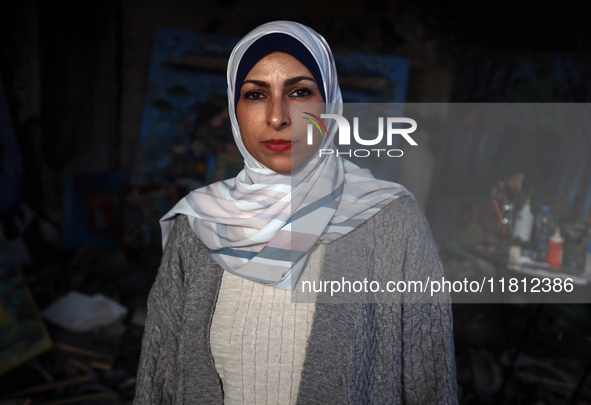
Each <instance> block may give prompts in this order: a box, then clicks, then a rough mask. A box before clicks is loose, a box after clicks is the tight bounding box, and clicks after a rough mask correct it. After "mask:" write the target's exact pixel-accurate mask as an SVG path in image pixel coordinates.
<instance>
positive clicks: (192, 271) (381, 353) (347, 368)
mask: <svg viewBox="0 0 591 405" xmlns="http://www.w3.org/2000/svg"><path fill="white" fill-rule="evenodd" d="M222 274H223V269H222V268H221V267H220V266H219V265H218V264H217V263H216V262H215V261H214V260H213V258H212V257H211V255H210V254H209V252H208V251H207V248H206V247H205V245H203V243H202V242H201V241H200V240H199V239H198V238H197V236H196V235H195V233H194V231H193V230H192V229H191V227H190V225H189V222H188V220H187V218H186V217H183V216H180V217H179V218H178V219H177V220H176V221H175V224H174V228H173V230H172V233H171V235H170V237H169V240H168V243H167V245H166V247H165V250H164V255H163V259H162V264H161V266H160V269H159V271H158V275H157V277H156V281H155V283H154V286H153V287H152V290H151V292H150V295H149V297H148V316H147V319H146V326H145V332H144V337H143V341H142V352H141V357H140V365H139V369H138V376H137V383H136V397H135V400H134V404H136V405H145V404H222V403H223V390H222V385H221V382H220V378H219V376H218V374H217V372H216V369H215V364H214V360H213V356H212V354H211V349H210V344H209V332H210V325H211V320H212V316H213V312H214V310H215V305H216V302H217V296H218V291H219V287H220V283H221V280H222ZM343 274H346V275H347V277H349V279H350V280H363V278H364V277H365V278H368V279H370V280H373V279H375V280H382V281H385V280H418V279H426V278H427V277H431V278H435V277H441V276H443V269H442V266H441V262H440V260H439V256H438V253H437V249H436V247H435V244H434V242H433V238H432V236H431V233H430V230H429V227H428V224H427V221H426V219H425V217H424V215H423V212H422V210H421V208H420V207H419V205H418V204H417V203H416V202H415V201H414V200H413V199H412V198H410V197H401V198H398V199H397V200H395V201H393V202H392V203H390V204H389V205H388V206H387V207H385V208H384V209H382V210H381V211H380V212H379V213H378V214H376V215H375V216H374V217H372V218H370V219H369V220H368V221H366V222H365V223H364V224H363V225H361V226H359V227H358V228H357V229H355V230H354V231H353V232H351V233H349V234H348V235H346V236H344V237H342V238H340V239H338V240H336V241H334V242H331V243H330V244H328V245H327V247H326V251H325V254H324V260H323V266H322V273H321V280H340V279H341V277H342V276H343ZM444 298H445V297H444ZM444 301H445V300H443V301H442V297H441V296H439V297H436V298H435V299H434V302H432V303H425V302H424V301H423V300H421V302H413V299H412V298H411V299H405V300H403V302H402V303H400V302H387V301H386V302H383V301H380V303H367V302H360V303H355V302H352V303H343V304H334V303H331V302H330V297H329V294H328V293H326V292H321V293H319V294H318V296H317V303H316V308H315V313H314V319H313V322H312V330H311V332H310V338H309V341H308V347H307V351H306V360H305V362H304V369H303V372H302V375H301V381H300V386H299V392H298V401H297V402H298V404H335V405H336V404H420V405H423V404H456V403H457V388H456V387H457V385H456V368H455V359H454V345H453V331H452V314H451V304H449V303H447V302H444Z"/></svg>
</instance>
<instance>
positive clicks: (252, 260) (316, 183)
mask: <svg viewBox="0 0 591 405" xmlns="http://www.w3.org/2000/svg"><path fill="white" fill-rule="evenodd" d="M275 33H279V34H286V35H289V36H291V37H293V38H295V39H296V40H297V41H299V42H300V43H301V44H302V45H304V46H305V48H306V49H307V50H308V51H309V53H310V54H311V55H312V56H313V58H314V61H315V63H317V64H318V69H319V72H320V74H321V77H322V83H318V86H319V87H323V90H324V93H323V95H324V96H325V101H326V102H327V109H328V110H329V111H327V112H328V113H332V114H341V113H342V97H341V90H340V87H339V84H338V80H337V73H336V68H335V64H334V59H333V57H332V53H331V50H330V48H329V46H328V44H327V43H326V41H325V40H324V38H323V37H322V36H320V35H319V34H318V33H316V32H315V31H314V30H312V29H310V28H308V27H306V26H304V25H301V24H298V23H295V22H290V21H275V22H271V23H267V24H264V25H262V26H260V27H258V28H256V29H254V30H253V31H252V32H250V33H249V34H248V35H246V36H245V37H244V38H243V39H242V40H241V41H240V42H239V43H238V44H237V45H236V47H235V48H234V50H233V51H232V54H231V55H230V59H229V61H228V74H227V75H228V105H229V111H230V120H231V123H232V131H233V134H234V140H235V141H236V144H237V145H238V149H239V150H240V152H241V153H242V156H243V157H244V163H245V166H244V169H243V170H242V171H241V172H240V173H239V174H238V175H237V176H236V177H235V178H233V179H229V180H225V181H220V182H217V183H214V184H211V185H209V186H206V187H203V188H200V189H197V190H194V191H192V192H191V193H189V194H188V195H187V196H186V197H184V198H183V199H182V200H181V201H180V202H179V203H178V204H177V205H176V206H175V207H174V208H173V209H172V210H171V211H170V212H169V213H167V214H166V215H165V216H164V217H163V218H162V220H161V225H162V236H163V244H164V245H165V244H166V241H167V239H168V235H169V233H170V229H171V227H172V223H173V220H174V217H175V216H176V215H178V214H184V215H187V216H188V218H189V222H190V224H191V226H192V228H193V230H194V231H195V233H196V234H197V236H198V237H199V239H200V240H201V241H202V242H203V243H204V244H205V246H207V248H208V250H209V252H210V253H211V254H212V256H213V258H214V259H215V260H216V261H217V262H218V263H219V264H220V265H221V266H222V267H223V268H224V269H225V270H227V271H229V272H230V273H233V274H235V275H238V276H241V277H244V278H246V279H249V280H253V281H256V282H259V283H262V284H265V285H270V286H275V287H278V288H282V289H293V288H295V284H296V282H297V280H298V278H299V276H300V273H301V271H302V269H303V267H304V264H305V262H306V258H307V256H308V251H309V250H310V249H311V248H312V246H313V245H314V244H315V243H328V242H331V241H333V240H336V239H338V238H340V237H342V236H343V235H346V234H348V233H349V232H351V231H352V230H353V229H355V228H357V227H358V226H359V225H361V224H363V223H364V222H365V221H367V220H368V219H369V218H371V217H372V216H373V215H375V214H376V213H377V212H379V211H380V210H381V209H382V208H383V207H384V206H386V205H387V204H388V203H389V202H391V201H393V200H394V199H396V198H398V197H400V196H404V195H410V193H409V192H408V191H407V190H406V189H405V188H404V187H403V186H401V185H399V184H396V183H391V182H386V181H380V180H377V179H375V178H374V177H373V176H372V175H371V173H370V172H369V171H368V170H366V169H360V168H359V167H358V166H356V165H354V164H353V163H351V162H349V161H347V160H345V159H343V158H340V157H337V156H335V154H330V155H325V154H323V156H321V157H319V156H314V157H313V158H312V159H311V160H310V161H309V162H308V163H306V164H304V166H303V167H302V168H300V169H298V170H297V171H293V172H292V173H276V172H274V171H273V170H271V169H269V168H267V167H265V166H263V165H262V164H261V163H260V162H258V161H257V160H256V159H255V158H254V157H253V156H252V155H251V154H250V153H249V152H248V151H247V150H246V148H245V146H244V143H243V142H242V138H241V135H240V127H239V125H238V121H237V118H236V111H235V101H236V92H237V91H239V89H240V85H241V83H239V84H237V83H236V77H237V74H238V70H239V67H240V62H241V59H242V57H243V56H244V55H245V52H246V51H247V50H248V49H249V47H250V46H251V45H252V44H253V43H255V42H256V41H257V40H259V39H260V38H262V37H264V36H266V35H268V34H275ZM272 50H273V49H269V50H268V51H269V52H270V51H272ZM237 85H238V86H237ZM331 121H332V120H331ZM328 132H329V133H328V136H325V137H323V138H322V144H321V146H320V148H323V149H333V150H335V146H334V143H333V140H334V137H335V133H336V126H333V127H331V126H329V127H328Z"/></svg>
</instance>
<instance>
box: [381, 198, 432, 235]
mask: <svg viewBox="0 0 591 405" xmlns="http://www.w3.org/2000/svg"><path fill="white" fill-rule="evenodd" d="M371 220H372V221H374V222H379V223H385V224H388V225H389V226H394V225H399V226H404V227H411V228H415V229H420V228H424V227H427V228H428V225H427V220H426V218H425V214H424V212H423V209H422V208H421V206H420V205H419V203H418V202H417V201H416V200H415V199H414V198H413V197H412V196H410V195H408V196H403V197H399V198H396V199H395V200H394V201H392V202H390V203H389V204H388V205H386V206H385V207H384V208H382V209H381V210H380V212H378V213H377V214H376V215H374V216H373V217H372V218H371Z"/></svg>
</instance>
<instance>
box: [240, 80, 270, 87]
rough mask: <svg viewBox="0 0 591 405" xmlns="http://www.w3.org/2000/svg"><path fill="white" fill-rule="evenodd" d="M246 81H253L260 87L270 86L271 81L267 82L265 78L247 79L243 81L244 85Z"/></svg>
mask: <svg viewBox="0 0 591 405" xmlns="http://www.w3.org/2000/svg"><path fill="white" fill-rule="evenodd" d="M246 83H252V84H254V85H255V86H259V87H269V83H267V82H265V81H263V80H245V81H244V82H242V85H245V84H246Z"/></svg>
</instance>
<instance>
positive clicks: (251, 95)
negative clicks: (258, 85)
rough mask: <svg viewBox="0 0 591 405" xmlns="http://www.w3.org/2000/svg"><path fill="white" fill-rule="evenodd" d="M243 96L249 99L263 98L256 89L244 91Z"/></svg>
mask: <svg viewBox="0 0 591 405" xmlns="http://www.w3.org/2000/svg"><path fill="white" fill-rule="evenodd" d="M244 98H246V99H249V100H261V99H263V98H265V95H264V94H263V93H260V92H258V91H247V92H246V93H244Z"/></svg>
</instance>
